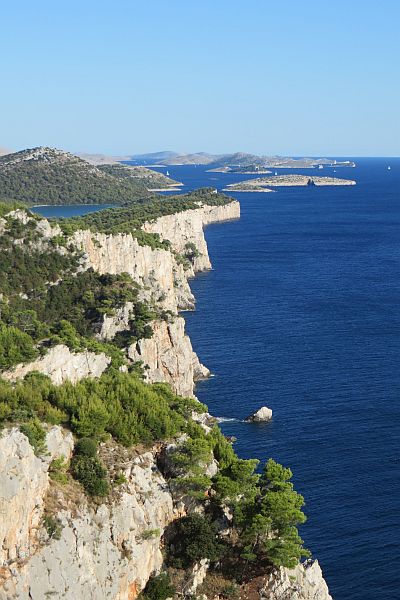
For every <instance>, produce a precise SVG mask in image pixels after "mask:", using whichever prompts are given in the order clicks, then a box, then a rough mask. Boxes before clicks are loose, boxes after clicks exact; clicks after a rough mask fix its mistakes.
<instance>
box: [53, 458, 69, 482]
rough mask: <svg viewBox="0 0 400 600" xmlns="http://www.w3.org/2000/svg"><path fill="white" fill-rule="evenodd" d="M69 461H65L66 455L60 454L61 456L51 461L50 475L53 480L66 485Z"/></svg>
mask: <svg viewBox="0 0 400 600" xmlns="http://www.w3.org/2000/svg"><path fill="white" fill-rule="evenodd" d="M68 467H69V465H68V463H67V462H66V461H65V458H64V456H60V457H59V458H55V459H54V460H52V461H51V463H50V466H49V476H50V479H52V480H53V481H57V482H58V483H61V484H63V485H65V484H66V483H68V475H67V471H68Z"/></svg>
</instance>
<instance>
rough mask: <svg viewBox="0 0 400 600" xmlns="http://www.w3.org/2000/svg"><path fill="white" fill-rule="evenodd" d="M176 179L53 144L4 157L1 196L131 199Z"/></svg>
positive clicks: (34, 200)
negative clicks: (97, 161)
mask: <svg viewBox="0 0 400 600" xmlns="http://www.w3.org/2000/svg"><path fill="white" fill-rule="evenodd" d="M176 183H177V182H174V181H173V180H172V179H169V178H167V177H166V176H165V175H162V174H159V173H156V172H155V171H151V170H150V169H143V168H142V167H139V168H138V167H136V168H131V167H128V166H123V165H101V166H94V165H91V164H89V163H88V162H86V161H85V160H83V159H81V158H79V157H78V156H75V155H73V154H70V153H69V152H63V151H62V150H57V149H55V148H46V147H38V148H33V149H28V150H22V151H20V152H15V153H13V154H7V155H5V156H0V198H4V199H7V200H17V201H20V202H26V203H28V204H90V203H94V204H129V203H130V202H132V201H135V200H137V199H140V198H144V197H147V196H149V195H150V194H151V190H152V189H154V188H159V187H163V188H165V187H173V186H174V185H176ZM149 189H150V191H149Z"/></svg>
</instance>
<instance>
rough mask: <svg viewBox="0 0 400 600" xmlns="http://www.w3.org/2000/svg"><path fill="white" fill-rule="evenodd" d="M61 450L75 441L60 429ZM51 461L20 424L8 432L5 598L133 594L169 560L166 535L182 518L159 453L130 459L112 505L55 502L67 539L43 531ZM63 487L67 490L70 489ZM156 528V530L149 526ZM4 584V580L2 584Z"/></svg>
mask: <svg viewBox="0 0 400 600" xmlns="http://www.w3.org/2000/svg"><path fill="white" fill-rule="evenodd" d="M49 439H50V440H51V444H52V445H53V450H54V448H55V447H56V446H57V445H58V450H57V452H58V451H60V450H61V449H62V446H63V444H61V445H60V444H57V443H55V440H58V441H59V442H60V441H61V440H63V442H64V443H66V441H67V440H68V434H66V435H65V433H64V432H63V431H62V430H61V428H58V429H57V428H56V429H55V428H52V429H51V430H50V432H49V435H48V440H49ZM47 469H48V462H47V461H43V460H41V459H40V458H38V457H36V456H35V454H34V452H33V448H32V447H31V446H30V444H29V442H28V439H27V438H26V437H25V436H24V435H23V434H22V433H20V432H19V431H18V430H17V429H16V428H14V429H11V430H7V431H4V432H3V434H2V436H1V437H0V510H1V513H0V514H1V516H2V518H1V520H0V548H1V555H0V556H1V564H0V567H2V568H1V570H0V579H1V581H0V600H43V598H45V597H46V598H47V596H49V597H54V598H64V599H65V600H82V599H83V598H84V599H85V600H102V599H103V598H110V599H114V600H133V599H134V598H136V597H137V596H138V595H139V593H140V591H141V590H142V589H143V588H144V586H145V585H146V583H147V580H148V578H149V577H150V575H151V573H153V572H156V573H157V572H159V570H160V569H161V566H162V561H163V557H162V552H161V549H160V538H161V536H162V534H163V531H164V529H165V527H166V526H167V525H168V524H169V523H170V522H171V521H172V520H173V519H174V518H175V516H176V513H175V511H174V508H173V503H172V497H171V494H170V491H169V488H168V485H167V483H166V481H165V479H164V478H163V477H162V475H161V473H160V471H159V470H158V468H157V465H156V462H155V458H154V455H153V454H152V453H151V452H146V453H145V454H142V455H139V456H136V458H133V459H132V460H131V461H130V463H128V464H125V468H124V474H125V476H126V479H127V482H126V483H125V484H124V486H123V490H121V492H120V494H118V495H117V496H116V497H115V498H114V499H113V500H112V502H110V503H109V504H108V503H107V504H101V505H100V506H98V507H97V508H96V507H95V506H91V505H90V504H89V503H88V504H87V505H85V504H83V505H80V506H79V507H77V508H76V510H75V511H74V512H71V511H70V510H66V509H65V508H62V507H61V508H60V509H59V510H58V512H57V506H55V505H54V501H55V500H54V499H53V501H52V512H53V515H54V518H57V519H58V520H59V522H60V525H61V531H60V537H59V539H56V538H54V537H53V538H50V539H48V540H47V542H46V543H45V544H44V545H43V543H41V539H42V537H41V536H40V531H41V530H42V517H43V513H44V507H45V500H46V494H47V492H48V490H49V483H50V482H49V477H48V473H47ZM57 493H60V494H62V490H61V491H58V492H57ZM149 531H151V532H154V533H152V535H150V536H148V535H146V533H148V532H149ZM2 584H3V585H2Z"/></svg>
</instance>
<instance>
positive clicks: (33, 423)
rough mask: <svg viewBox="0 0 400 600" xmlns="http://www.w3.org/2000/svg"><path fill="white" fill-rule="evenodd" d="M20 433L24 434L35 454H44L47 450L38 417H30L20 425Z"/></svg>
mask: <svg viewBox="0 0 400 600" xmlns="http://www.w3.org/2000/svg"><path fill="white" fill-rule="evenodd" d="M20 430H21V433H23V434H24V435H26V437H27V438H28V440H29V443H30V445H31V446H32V447H33V449H34V451H35V454H36V455H39V454H44V453H45V452H46V451H47V448H46V444H45V440H46V432H45V430H44V429H43V427H42V425H41V423H40V421H39V419H31V420H30V421H28V422H27V423H23V424H22V425H21V426H20Z"/></svg>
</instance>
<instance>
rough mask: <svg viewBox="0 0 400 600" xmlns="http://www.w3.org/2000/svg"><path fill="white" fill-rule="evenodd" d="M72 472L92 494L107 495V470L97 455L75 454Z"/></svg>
mask: <svg viewBox="0 0 400 600" xmlns="http://www.w3.org/2000/svg"><path fill="white" fill-rule="evenodd" d="M71 466H72V474H73V476H74V477H75V479H77V480H78V481H79V483H81V484H82V485H83V487H84V488H85V491H86V492H87V493H88V494H89V495H90V496H106V495H107V494H108V491H109V486H108V481H107V480H106V475H107V471H106V469H105V468H104V467H103V465H102V464H101V462H100V461H99V459H98V458H97V457H93V456H75V457H74V458H73V460H72V465H71Z"/></svg>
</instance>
